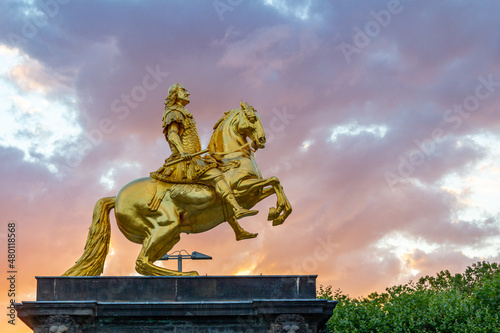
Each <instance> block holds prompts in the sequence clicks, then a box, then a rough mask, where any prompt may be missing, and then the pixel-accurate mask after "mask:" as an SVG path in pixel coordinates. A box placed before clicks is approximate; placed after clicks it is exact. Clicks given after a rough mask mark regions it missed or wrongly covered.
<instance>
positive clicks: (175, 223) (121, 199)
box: [63, 103, 292, 276]
mask: <svg viewBox="0 0 500 333" xmlns="http://www.w3.org/2000/svg"><path fill="white" fill-rule="evenodd" d="M240 106H241V107H240V108H238V109H232V110H229V111H227V112H226V113H225V114H224V116H223V117H222V118H221V119H220V120H219V121H218V122H217V123H216V124H215V126H214V133H213V135H212V137H211V139H210V143H209V145H208V148H209V151H210V154H211V156H212V157H214V158H215V159H217V160H218V161H220V162H221V163H222V164H223V165H224V176H225V178H226V180H227V182H228V184H229V185H230V186H231V188H232V189H233V192H234V194H235V197H236V199H237V201H238V202H239V203H240V205H241V206H242V207H244V208H246V209H250V208H252V207H253V206H254V205H255V204H257V203H258V202H259V201H261V200H263V199H265V198H267V197H269V196H270V195H272V194H276V199H277V204H276V208H275V207H271V208H270V209H269V216H268V220H273V225H279V224H282V223H283V222H284V221H285V219H286V218H287V217H288V215H290V213H291V212H292V207H291V205H290V202H289V201H288V199H287V197H286V195H285V193H284V191H283V188H282V186H281V185H280V181H279V180H278V178H276V177H274V176H273V177H270V178H266V179H264V178H263V177H262V174H261V172H260V170H259V168H258V166H257V163H256V161H255V157H254V152H253V150H252V149H251V148H250V145H251V146H252V147H253V149H255V150H257V149H259V148H260V149H262V148H264V147H265V142H266V137H265V133H264V129H263V126H262V123H261V120H260V116H259V114H258V113H257V111H256V110H255V109H254V108H253V107H252V106H250V105H248V103H245V104H243V103H241V104H240ZM247 138H249V139H250V141H248V142H247ZM157 191H162V192H163V193H165V196H164V198H163V199H162V201H161V202H160V203H159V207H158V209H155V210H153V209H151V208H150V205H149V204H150V203H151V201H150V200H151V198H152V197H153V196H154V194H155V193H157ZM113 208H114V209H115V217H116V222H117V224H118V227H119V229H120V231H121V232H122V233H123V234H124V235H125V237H126V238H127V239H128V240H130V241H132V242H134V243H138V244H142V249H141V251H140V253H139V256H138V258H137V260H136V267H135V269H136V271H137V272H138V273H139V274H142V275H158V276H161V275H177V276H179V275H198V273H197V272H195V271H192V272H179V271H175V270H170V269H166V268H162V267H159V266H156V265H155V264H154V262H155V261H157V260H158V259H160V258H161V257H163V256H164V255H165V254H166V253H167V252H168V251H170V250H171V249H172V248H173V246H174V245H175V244H176V243H177V242H178V241H179V240H180V234H181V233H200V232H205V231H208V230H210V229H212V228H214V227H216V226H218V225H219V224H221V223H223V222H225V221H227V222H228V223H229V224H230V225H231V227H232V228H233V230H234V231H235V234H236V239H237V240H239V239H245V238H252V237H255V236H257V234H251V233H247V232H246V231H244V230H243V229H242V228H241V227H240V226H239V224H238V222H237V221H236V219H235V218H234V215H233V213H232V210H231V209H226V207H225V205H224V203H223V201H222V200H221V199H220V198H219V197H218V196H217V195H216V194H215V190H214V189H213V188H211V187H209V186H205V185H201V184H173V183H165V182H161V181H158V180H156V179H153V178H150V177H145V178H139V179H136V180H134V181H132V182H130V183H128V184H127V185H125V186H124V187H123V188H122V189H121V190H120V191H119V192H118V194H117V195H116V197H109V198H102V199H100V200H98V201H97V203H96V205H95V208H94V214H93V217H92V224H91V226H90V231H89V235H88V238H87V242H86V244H85V250H84V253H83V255H82V256H81V258H80V259H79V260H78V261H77V262H76V264H75V265H74V266H73V267H71V268H70V269H69V270H67V271H66V272H65V273H64V274H63V276H98V275H101V274H102V272H103V269H104V261H105V259H106V256H107V254H108V250H109V242H110V234H111V225H110V220H109V214H110V211H111V209H113Z"/></svg>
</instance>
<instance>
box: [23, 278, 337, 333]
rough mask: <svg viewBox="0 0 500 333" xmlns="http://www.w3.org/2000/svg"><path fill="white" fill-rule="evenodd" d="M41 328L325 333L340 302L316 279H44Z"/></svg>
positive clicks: (27, 311) (81, 332) (38, 332)
mask: <svg viewBox="0 0 500 333" xmlns="http://www.w3.org/2000/svg"><path fill="white" fill-rule="evenodd" d="M37 283H38V284H37V300H36V301H34V302H22V303H21V304H16V310H17V312H18V317H19V318H20V319H21V320H22V321H24V322H25V323H26V324H27V325H28V326H29V327H30V328H32V329H33V330H34V332H35V333H53V332H54V333H63V332H66V333H90V332H92V333H111V332H113V333H132V332H134V333H136V332H147V333H164V332H165V333H166V332H175V333H181V332H182V333H184V332H185V333H188V332H189V333H198V332H203V333H210V332H228V333H229V332H231V333H232V332H241V333H268V332H269V333H277V332H295V333H299V332H305V333H315V332H318V331H319V330H320V329H321V328H322V327H323V326H324V324H325V323H326V321H327V320H328V319H329V318H330V316H331V315H332V313H333V309H334V308H335V305H336V303H337V302H335V301H327V300H318V299H315V296H316V276H313V275H309V276H304V275H300V276H196V277H37Z"/></svg>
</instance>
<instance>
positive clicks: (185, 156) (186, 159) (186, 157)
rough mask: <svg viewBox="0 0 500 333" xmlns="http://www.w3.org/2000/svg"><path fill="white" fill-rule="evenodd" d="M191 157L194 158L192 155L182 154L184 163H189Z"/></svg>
mask: <svg viewBox="0 0 500 333" xmlns="http://www.w3.org/2000/svg"><path fill="white" fill-rule="evenodd" d="M191 157H192V155H191V154H188V153H182V154H181V158H182V159H183V160H184V161H188V160H190V159H191Z"/></svg>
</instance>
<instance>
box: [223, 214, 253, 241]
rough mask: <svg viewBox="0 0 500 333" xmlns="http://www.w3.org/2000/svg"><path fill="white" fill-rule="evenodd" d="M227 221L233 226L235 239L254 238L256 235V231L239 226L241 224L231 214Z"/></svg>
mask: <svg viewBox="0 0 500 333" xmlns="http://www.w3.org/2000/svg"><path fill="white" fill-rule="evenodd" d="M227 223H229V225H230V226H231V228H233V231H234V235H235V236H236V240H237V241H239V240H243V239H250V238H255V237H257V235H258V233H252V232H248V231H246V230H245V229H243V228H242V227H241V225H240V224H239V223H238V221H237V220H236V219H235V218H234V216H231V217H230V218H229V219H228V220H227Z"/></svg>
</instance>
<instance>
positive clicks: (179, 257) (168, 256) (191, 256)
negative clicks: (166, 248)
mask: <svg viewBox="0 0 500 333" xmlns="http://www.w3.org/2000/svg"><path fill="white" fill-rule="evenodd" d="M183 252H184V253H185V254H183ZM176 253H177V254H176ZM169 259H177V270H178V271H179V272H182V259H192V260H212V257H211V256H207V255H206V254H203V253H200V252H196V251H193V253H191V254H189V253H188V252H187V251H186V250H180V251H174V252H172V254H168V253H167V254H165V255H164V256H163V257H161V258H160V259H159V260H169Z"/></svg>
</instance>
